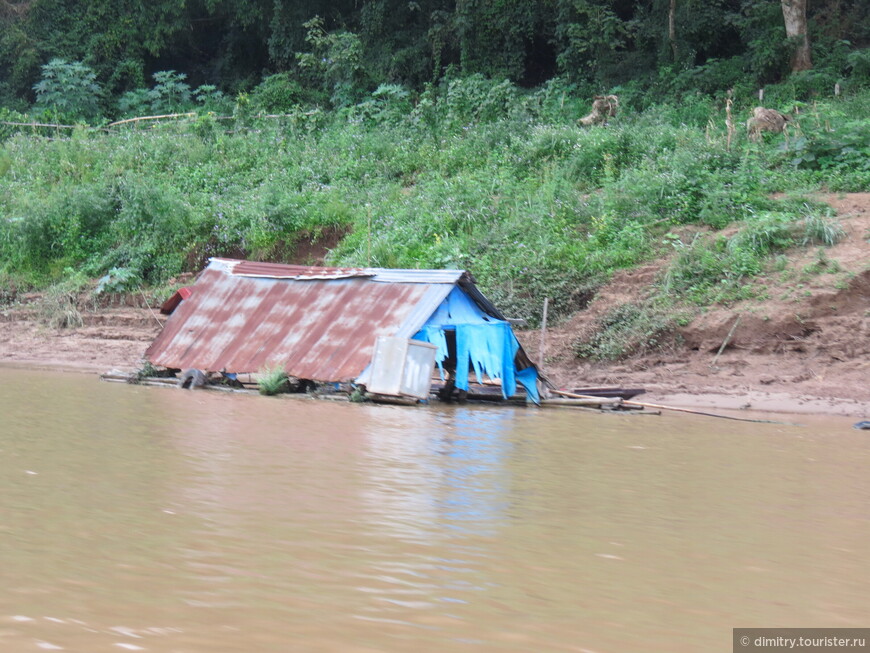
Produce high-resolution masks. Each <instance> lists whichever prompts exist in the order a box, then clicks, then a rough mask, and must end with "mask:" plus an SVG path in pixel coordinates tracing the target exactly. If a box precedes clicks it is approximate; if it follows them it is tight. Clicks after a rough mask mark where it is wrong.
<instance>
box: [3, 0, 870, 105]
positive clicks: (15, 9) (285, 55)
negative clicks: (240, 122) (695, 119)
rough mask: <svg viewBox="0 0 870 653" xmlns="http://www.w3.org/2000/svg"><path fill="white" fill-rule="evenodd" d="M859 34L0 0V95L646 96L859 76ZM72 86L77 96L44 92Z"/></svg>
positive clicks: (304, 5) (703, 20)
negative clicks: (553, 91)
mask: <svg viewBox="0 0 870 653" xmlns="http://www.w3.org/2000/svg"><path fill="white" fill-rule="evenodd" d="M868 46H870V5H868V3H867V2H866V1H864V0H821V1H819V2H814V3H809V4H808V3H807V2H806V0H703V1H702V0H642V1H635V2H629V1H627V0H456V1H453V2H449V1H445V0H410V1H409V0H366V1H361V0H354V1H349V0H338V1H336V0H332V1H330V2H324V1H323V0H305V1H296V2H291V1H289V0H154V1H152V2H139V1H133V0H112V1H109V0H88V1H87V2H84V1H82V0H0V106H3V107H6V108H8V109H15V110H18V111H26V110H29V109H30V108H32V107H33V106H34V105H36V108H37V109H39V108H47V107H49V106H51V107H54V108H55V109H56V110H58V111H59V113H61V114H63V113H64V112H65V111H66V112H68V111H69V110H70V109H71V108H72V109H73V110H72V113H73V114H77V115H73V116H71V117H72V118H75V119H79V120H81V119H86V120H93V119H94V118H95V117H96V115H97V114H100V115H102V116H104V117H107V118H113V117H118V116H123V115H131V114H132V113H135V112H136V111H137V110H145V109H149V110H150V108H152V107H153V106H155V105H156V106H157V107H162V108H164V109H170V108H172V107H180V106H181V105H183V104H184V102H185V101H187V102H193V101H194V100H199V101H200V102H201V103H202V104H207V103H208V102H212V103H214V102H217V101H218V100H219V99H220V98H221V97H229V98H234V99H235V98H237V97H238V95H239V93H250V92H253V91H254V90H255V89H258V88H259V90H260V91H261V95H264V96H267V97H265V99H266V100H268V101H269V102H271V103H272V104H273V105H274V108H275V109H281V108H282V106H283V105H286V104H287V103H303V104H310V105H317V104H319V105H322V106H332V107H335V106H343V105H348V104H352V103H354V102H356V101H358V100H359V99H360V98H361V97H364V96H366V95H368V94H370V93H371V92H372V91H373V90H374V89H376V88H378V87H379V86H381V85H385V84H386V85H390V84H392V85H401V86H403V87H405V88H407V89H410V90H412V91H420V90H422V89H423V88H424V87H425V85H426V84H427V83H432V82H438V81H439V80H441V79H443V78H444V77H445V75H448V76H449V75H459V76H468V75H473V74H481V75H483V76H485V77H489V78H493V79H507V80H509V81H511V82H512V83H514V84H516V85H518V86H525V87H537V86H540V85H542V84H543V83H545V82H546V81H548V80H549V79H552V78H554V77H559V78H561V79H562V80H564V81H566V82H569V83H572V84H576V85H579V87H580V88H582V89H583V90H584V91H586V90H589V91H594V92H600V91H604V90H608V89H612V88H614V87H624V86H625V85H635V86H636V87H637V88H639V89H643V90H644V92H648V93H651V94H652V95H654V96H657V98H658V99H660V98H662V97H666V96H668V95H678V94H679V93H681V92H684V91H686V90H688V89H691V90H697V91H701V92H707V93H712V92H715V91H721V90H723V89H726V88H735V87H736V88H737V89H738V90H739V89H744V90H746V91H748V92H751V91H754V90H755V89H757V88H758V87H760V86H764V85H765V84H770V83H776V82H779V81H781V80H782V79H784V78H785V77H787V76H788V75H789V74H790V73H793V72H796V71H797V72H798V73H800V74H801V75H803V77H804V78H806V80H807V81H806V84H805V85H806V86H808V87H810V88H814V87H818V86H825V87H826V89H827V88H829V87H832V86H833V85H834V84H835V83H842V81H843V80H844V79H853V80H857V81H861V80H862V79H863V78H862V75H865V76H867V75H868V72H867V69H868V68H870V63H868V62H870V54H868V51H867V50H866V49H865V48H867V47H868ZM53 62H54V63H53ZM60 64H68V65H69V66H77V67H78V68H77V69H76V70H69V69H66V68H64V67H63V66H62V65H60ZM52 65H53V67H52ZM69 75H73V77H72V78H71V79H70V78H69ZM76 75H78V77H75V76H76ZM156 75H162V77H157V76H156ZM276 76H278V77H276ZM51 80H54V81H51ZM264 83H266V84H267V87H266V88H262V85H263V84H264ZM65 84H66V85H65ZM82 87H85V88H89V89H91V95H90V98H88V99H87V102H85V106H83V107H78V106H76V107H69V106H64V105H60V106H59V105H57V104H56V103H54V104H53V103H52V102H51V100H52V97H56V98H60V97H63V95H64V93H66V92H67V90H68V89H70V88H78V89H81V88H82ZM155 90H156V94H155ZM196 90H199V95H191V94H193V93H194V92H195V91H196ZM53 93H55V94H56V95H55V96H52V94H53ZM149 94H150V95H149ZM95 102H97V103H98V105H94V103H95Z"/></svg>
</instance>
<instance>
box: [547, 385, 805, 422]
mask: <svg viewBox="0 0 870 653" xmlns="http://www.w3.org/2000/svg"><path fill="white" fill-rule="evenodd" d="M552 392H555V393H556V394H558V395H562V396H563V397H572V398H576V399H601V397H592V396H591V395H578V394H574V393H573V392H566V391H564V390H553V391H552ZM622 405H623V406H640V407H641V408H656V409H658V410H673V411H677V412H680V413H690V414H692V415H704V416H705V417H719V418H721V419H732V420H735V421H737V422H755V423H758V424H782V425H785V426H802V425H801V424H792V423H790V422H777V421H775V420H769V419H750V418H748V417H732V416H731V415H720V414H719V413H708V412H706V411H703V410H695V409H694V408H680V407H678V406H665V405H663V404H651V403H647V402H645V401H623V402H622Z"/></svg>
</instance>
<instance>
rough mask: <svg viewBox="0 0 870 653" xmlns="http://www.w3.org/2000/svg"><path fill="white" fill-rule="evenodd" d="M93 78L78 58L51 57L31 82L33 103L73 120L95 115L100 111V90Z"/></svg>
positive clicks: (92, 74) (94, 75)
mask: <svg viewBox="0 0 870 653" xmlns="http://www.w3.org/2000/svg"><path fill="white" fill-rule="evenodd" d="M96 78H97V76H96V74H95V73H94V71H93V70H91V68H90V67H88V66H86V65H85V64H83V63H82V62H81V61H73V62H71V63H70V62H68V61H64V60H63V59H52V60H51V61H49V62H48V63H47V64H45V65H44V66H43V67H42V79H41V80H40V81H39V82H37V83H36V84H35V85H34V86H33V90H34V91H36V106H37V107H39V108H43V109H50V110H52V111H56V112H57V113H59V114H60V115H62V116H64V117H66V118H69V119H72V120H77V119H82V118H84V119H89V118H95V117H97V116H98V115H99V113H100V102H99V100H100V95H101V93H102V90H101V89H100V85H99V84H97V81H96Z"/></svg>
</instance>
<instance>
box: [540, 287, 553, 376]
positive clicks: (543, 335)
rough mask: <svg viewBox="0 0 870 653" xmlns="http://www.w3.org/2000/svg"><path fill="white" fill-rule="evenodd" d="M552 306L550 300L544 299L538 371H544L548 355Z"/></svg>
mask: <svg viewBox="0 0 870 653" xmlns="http://www.w3.org/2000/svg"><path fill="white" fill-rule="evenodd" d="M549 305H550V298H549V297H545V298H544V315H543V316H542V317H541V346H540V349H539V352H540V354H539V355H538V358H539V361H538V369H539V370H540V371H541V372H543V371H544V357H545V355H546V353H547V307H548V306H549Z"/></svg>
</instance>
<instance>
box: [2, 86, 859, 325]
mask: <svg viewBox="0 0 870 653" xmlns="http://www.w3.org/2000/svg"><path fill="white" fill-rule="evenodd" d="M868 98H870V95H868V96H867V97H865V96H858V97H857V98H855V99H854V100H852V101H843V100H839V101H837V103H834V102H833V101H831V102H828V103H825V102H820V103H818V104H817V105H815V106H814V107H813V111H814V112H815V113H814V114H813V115H816V116H818V121H817V122H818V125H819V127H818V128H817V127H814V126H813V125H815V124H816V123H815V122H814V121H815V120H816V119H815V118H813V119H812V120H810V119H809V118H804V125H803V131H802V134H803V136H802V138H804V139H805V141H804V142H803V144H802V145H800V149H796V148H798V144H796V143H794V142H792V145H791V149H789V150H784V149H783V143H784V141H783V139H782V137H771V138H768V139H766V140H765V141H764V142H762V143H760V144H754V143H749V142H748V141H747V140H746V139H745V137H744V136H743V135H742V134H738V135H737V137H736V139H735V141H734V143H733V144H732V147H731V149H730V150H729V149H727V147H726V139H725V127H724V107H722V106H720V105H717V104H716V103H715V102H714V101H713V100H709V101H705V102H700V101H697V102H694V103H692V106H691V107H686V106H669V105H661V106H655V107H652V108H649V109H648V110H646V111H644V113H642V114H636V113H632V112H631V111H629V110H625V111H624V112H623V114H622V115H620V116H617V118H616V119H614V120H612V121H611V124H610V125H609V126H607V127H595V128H590V129H584V128H581V127H579V126H578V125H577V123H576V119H577V118H578V117H579V115H582V113H583V112H584V111H585V110H586V108H587V106H588V101H586V100H584V99H583V98H577V97H570V96H569V95H566V94H565V93H564V92H560V91H559V89H555V88H554V87H553V86H552V85H548V86H547V87H544V88H542V89H540V90H539V91H536V92H533V93H524V92H520V91H519V90H517V89H514V88H512V87H510V86H509V85H505V83H501V82H489V81H487V80H483V79H482V78H474V79H470V80H465V81H463V80H455V81H453V82H451V85H450V86H449V87H447V88H445V89H441V90H440V91H439V90H438V89H429V90H428V91H427V92H426V93H424V94H423V95H422V96H420V97H418V98H415V100H416V102H415V103H411V102H409V101H408V99H407V97H406V95H404V94H402V93H400V92H398V91H396V89H392V90H389V92H386V91H381V92H379V93H378V94H376V95H374V96H372V97H371V98H368V99H366V100H365V101H363V102H361V103H360V104H358V105H356V106H352V107H349V108H347V109H344V110H340V111H335V112H323V111H318V110H312V111H303V110H298V111H295V110H294V112H291V113H290V114H289V115H287V116H285V117H284V118H282V119H279V120H258V119H257V118H256V116H253V115H250V114H245V115H244V116H240V117H238V120H237V122H235V123H232V122H218V121H214V120H212V119H206V118H202V119H196V120H193V121H191V122H187V123H185V122H180V123H173V124H166V125H155V126H153V127H152V128H149V129H147V130H142V129H127V130H119V131H116V132H112V133H108V134H107V133H103V132H98V131H84V130H77V131H75V132H73V133H72V134H71V135H70V136H68V137H65V136H63V135H61V134H57V133H53V134H51V137H50V138H48V137H46V136H42V135H33V134H26V133H17V134H11V135H8V137H7V138H6V140H5V141H3V142H2V144H0V274H3V275H6V276H7V277H14V278H15V279H16V280H17V283H19V284H25V285H27V284H29V285H36V286H39V285H46V284H49V283H52V282H55V281H57V280H59V279H61V278H64V277H66V276H68V275H70V274H72V273H74V272H81V273H83V274H85V275H87V276H91V277H98V276H101V275H103V274H105V273H106V272H107V271H108V270H116V271H120V272H119V273H121V274H124V275H125V276H127V277H129V278H131V279H134V280H136V281H140V282H142V283H144V284H146V285H147V284H151V285H153V284H160V283H164V282H166V281H167V280H168V279H170V278H172V277H174V276H176V275H178V274H179V273H181V272H185V271H195V270H197V269H199V268H200V267H201V266H202V265H203V264H204V262H205V260H206V259H207V258H208V257H209V256H221V255H230V256H247V257H251V258H259V259H267V260H282V261H291V260H294V257H295V256H296V255H297V253H296V248H297V244H298V243H299V242H300V241H302V242H304V241H308V240H311V239H315V238H317V236H318V234H320V233H322V232H323V231H324V230H328V229H331V230H333V231H334V232H335V233H346V236H345V237H344V239H343V240H342V241H341V242H340V243H339V244H338V245H337V246H336V247H335V248H334V249H333V250H332V251H331V253H330V254H329V256H328V258H327V262H328V263H332V264H337V265H372V266H383V267H411V268H441V267H459V268H468V269H471V270H472V271H473V272H474V273H475V276H476V278H477V279H478V281H479V283H480V285H481V286H482V287H483V289H484V290H485V291H486V292H488V293H490V294H491V295H492V296H493V298H494V299H495V300H496V301H497V302H498V303H499V305H500V306H502V307H503V309H504V311H505V312H506V313H508V314H510V315H511V317H523V318H526V319H528V320H530V321H531V322H532V323H533V324H534V323H535V321H536V319H537V318H538V313H539V311H540V306H541V304H542V300H543V298H544V297H545V296H548V297H550V298H551V300H554V301H553V303H552V305H553V306H555V310H556V312H557V314H558V313H562V314H564V313H567V312H570V311H571V310H574V309H576V308H578V307H580V306H582V305H583V303H584V302H585V301H586V299H587V298H588V297H589V295H590V293H591V292H592V291H593V290H594V288H595V287H596V285H598V284H600V283H601V282H602V280H604V279H606V278H607V276H608V275H609V274H610V273H612V272H613V271H614V270H616V269H619V268H622V267H626V266H631V265H635V264H637V263H639V262H641V261H643V260H646V259H648V258H650V257H653V256H657V255H659V254H661V252H662V251H663V249H667V248H668V247H669V245H668V244H663V237H664V236H665V234H667V233H668V232H669V231H670V230H671V229H672V228H675V227H679V226H681V225H699V226H701V227H710V228H714V229H720V228H723V227H726V226H728V225H732V224H734V225H743V226H742V227H741V233H743V234H744V235H742V236H741V238H744V239H746V240H745V243H744V244H743V245H741V246H740V247H738V248H737V249H736V250H733V251H732V249H733V248H732V249H729V248H727V247H725V248H724V249H716V248H715V247H712V246H710V247H708V251H706V252H702V251H700V249H698V250H697V251H695V249H694V248H690V249H687V250H686V251H685V252H683V253H682V254H681V256H683V257H684V258H685V263H684V265H685V266H687V267H686V270H689V271H687V272H686V273H685V274H683V273H679V274H676V273H675V275H674V276H673V279H672V281H671V283H672V284H677V286H679V284H683V285H685V283H688V281H679V279H683V278H686V279H688V278H690V277H692V276H693V275H694V276H697V274H701V277H702V278H707V277H708V276H709V277H711V278H712V277H714V276H716V275H717V274H719V273H716V272H715V270H714V269H715V268H718V269H719V271H720V272H721V273H723V274H726V273H727V274H731V276H732V277H734V276H741V275H742V276H745V275H751V274H754V273H755V271H756V270H757V269H759V268H758V266H757V265H755V263H753V262H752V261H750V260H749V258H752V257H755V258H758V257H763V256H765V255H766V254H765V253H764V252H762V251H761V250H758V251H756V249H757V248H756V245H755V244H753V242H755V241H753V239H756V240H757V239H758V238H763V234H762V233H761V232H762V231H763V230H764V229H768V228H770V227H771V226H775V225H774V223H772V222H770V221H769V219H768V218H769V216H770V215H772V214H777V215H780V216H781V218H782V221H783V224H786V223H788V224H790V223H791V222H793V221H795V220H804V221H805V222H806V224H807V232H806V234H807V235H806V237H805V238H803V239H801V238H794V237H793V236H791V239H792V241H794V242H797V243H800V242H803V241H806V243H807V244H809V243H817V242H829V241H831V236H832V235H833V233H828V234H826V233H825V232H826V229H827V228H825V227H824V226H823V223H824V220H823V218H824V214H823V212H822V211H821V210H820V209H817V208H815V207H811V208H810V210H809V213H807V212H806V211H805V210H804V209H800V208H798V207H797V206H796V205H795V204H794V203H793V202H792V203H789V201H775V200H772V199H771V198H770V196H769V195H770V193H771V192H772V191H778V190H784V189H793V188H803V189H813V188H819V187H822V186H824V185H825V184H827V183H829V182H830V181H831V180H834V181H835V182H836V184H837V185H838V187H843V188H845V187H852V186H854V185H855V184H858V183H860V182H861V180H862V179H864V177H863V176H862V175H865V174H866V172H865V171H864V169H863V168H861V169H857V168H854V166H853V164H854V161H855V159H854V155H853V154H850V153H849V152H839V151H835V153H834V155H830V156H829V159H826V163H825V164H824V165H822V164H819V165H815V164H812V165H810V164H809V163H807V161H809V158H808V157H810V156H811V155H812V154H813V153H814V152H825V153H830V151H831V150H832V148H833V149H834V150H836V147H838V145H837V144H838V143H843V144H844V147H846V146H848V147H854V144H855V142H856V140H855V138H847V137H846V136H843V137H842V138H839V140H837V139H832V138H827V137H826V136H825V134H826V133H827V132H824V131H823V130H824V124H825V120H824V116H825V115H826V114H828V113H830V114H833V113H835V112H836V115H837V116H838V117H839V118H838V119H841V122H842V124H843V125H844V127H842V129H843V130H846V132H847V135H848V134H858V135H860V134H863V133H864V131H863V130H864V128H865V126H866V118H865V117H864V115H863V114H861V113H860V111H861V110H862V108H863V107H866V105H867V104H868V102H870V100H868ZM853 104H854V106H855V107H856V109H855V111H854V112H853V111H852V105H853ZM749 106H750V105H749V104H748V103H747V104H746V105H744V106H737V107H735V114H736V115H742V114H741V112H743V113H746V112H747V111H748V108H749ZM689 109H691V111H690V110H689ZM702 114H703V115H702ZM811 122H812V123H813V124H812V125H811V124H810V123H811ZM850 125H851V126H850ZM814 130H816V131H814ZM819 130H822V131H819ZM849 130H851V131H849ZM859 132H860V133H859ZM856 138H857V136H856ZM814 139H815V140H814ZM765 216H768V217H765ZM813 221H815V222H813ZM811 222H812V224H813V226H812V227H811V226H810V223H811ZM824 224H827V223H824ZM753 225H756V226H755V227H753ZM832 228H833V227H832ZM835 230H836V229H834V231H835ZM787 231H789V233H790V234H791V233H792V232H791V227H789V228H788V229H787ZM827 231H830V229H827ZM664 240H666V239H664ZM741 242H743V241H741ZM758 242H761V241H758ZM711 247H712V249H711ZM762 249H764V248H762ZM775 249H781V247H779V245H777V247H776V248H775ZM690 250H691V251H690ZM746 252H749V253H750V254H751V257H749V258H746V257H747V256H748V254H746ZM738 254H739V256H743V257H744V258H746V260H742V259H741V260H739V261H737V262H735V257H736V258H738V259H739V256H738ZM717 257H718V259H717V260H718V261H719V262H715V261H713V259H716V258H717ZM755 258H753V260H755ZM741 261H742V262H741ZM699 266H700V267H699ZM735 266H736V267H735ZM708 268H709V269H708ZM729 269H730V270H731V271H730V272H729V271H728V270H729ZM727 274H726V276H727ZM696 285H697V284H696ZM677 286H674V287H677ZM700 297H706V298H707V299H711V298H712V297H713V295H709V294H704V293H702V294H701V295H699V298H700ZM699 301H701V299H699Z"/></svg>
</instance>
